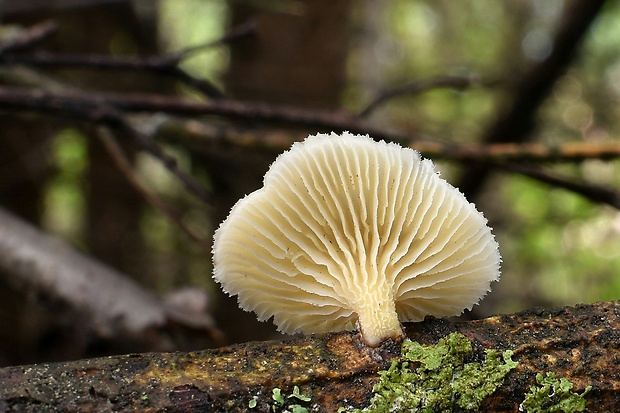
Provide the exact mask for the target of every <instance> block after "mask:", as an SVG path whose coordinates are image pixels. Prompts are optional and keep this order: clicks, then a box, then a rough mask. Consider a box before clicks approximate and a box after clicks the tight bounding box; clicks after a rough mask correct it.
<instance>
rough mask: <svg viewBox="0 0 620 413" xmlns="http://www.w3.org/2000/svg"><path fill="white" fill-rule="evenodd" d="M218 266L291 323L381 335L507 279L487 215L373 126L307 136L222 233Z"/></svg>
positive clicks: (462, 304)
mask: <svg viewBox="0 0 620 413" xmlns="http://www.w3.org/2000/svg"><path fill="white" fill-rule="evenodd" d="M213 260H214V277H215V279H216V280H217V281H218V282H220V283H221V284H222V287H223V289H224V291H226V292H227V293H228V294H230V295H237V296H238V300H239V305H240V306H241V307H242V308H243V309H244V310H247V311H254V312H256V313H257V314H258V318H259V319H260V320H267V319H269V318H271V317H273V321H274V323H275V324H276V325H277V326H278V329H279V330H280V331H282V332H285V333H295V332H304V333H324V332H331V331H341V330H352V329H355V328H359V330H360V332H361V333H362V336H363V339H364V341H365V342H366V343H367V344H368V345H370V346H377V345H378V344H380V343H381V342H382V341H383V340H385V339H387V338H395V337H398V336H400V335H402V329H401V326H400V322H405V321H420V320H422V319H423V318H424V317H425V316H427V315H433V316H437V317H440V316H452V315H458V314H460V313H461V312H462V311H463V310H464V309H466V308H467V309H470V308H471V307H472V306H473V305H474V304H476V303H477V302H478V301H479V300H480V299H481V298H482V297H483V296H484V295H485V294H486V293H487V292H488V291H489V285H490V283H491V281H494V280H497V279H498V278H499V267H500V261H501V259H500V255H499V250H498V246H497V243H496V241H495V239H494V237H493V235H492V233H491V229H490V228H489V227H488V226H487V221H486V219H485V218H484V216H483V215H482V214H481V213H480V212H478V211H477V210H476V208H475V206H474V205H473V204H471V203H469V202H468V201H467V200H466V199H465V197H464V196H463V195H462V194H461V193H460V192H459V191H458V190H457V189H456V188H454V187H453V186H452V185H450V184H449V183H448V182H446V181H445V180H443V179H441V178H440V177H439V175H438V173H437V172H436V171H435V169H434V166H433V164H432V162H431V161H429V160H423V159H421V158H420V155H419V153H418V152H416V151H414V150H412V149H408V148H402V147H401V146H399V145H396V144H393V143H385V142H383V141H382V142H375V141H374V140H372V139H371V138H369V137H368V136H361V135H352V134H350V133H348V132H345V133H343V134H342V135H337V134H335V133H332V134H331V135H327V134H318V135H314V136H309V137H308V138H307V139H306V140H305V141H303V142H300V143H295V144H294V145H293V146H292V147H291V149H290V150H289V151H287V152H285V153H283V154H282V155H280V156H279V157H278V158H277V159H276V161H275V162H274V163H273V164H272V165H271V167H270V169H269V171H268V172H267V174H266V175H265V179H264V186H263V188H261V189H259V190H257V191H255V192H253V193H251V194H250V195H248V196H246V197H245V198H243V199H241V200H240V201H239V202H237V204H236V205H235V206H234V207H233V208H232V210H231V212H230V215H229V216H228V218H227V219H226V220H225V221H224V222H223V223H222V224H221V225H220V227H219V228H218V230H217V231H216V233H215V237H214V245H213Z"/></svg>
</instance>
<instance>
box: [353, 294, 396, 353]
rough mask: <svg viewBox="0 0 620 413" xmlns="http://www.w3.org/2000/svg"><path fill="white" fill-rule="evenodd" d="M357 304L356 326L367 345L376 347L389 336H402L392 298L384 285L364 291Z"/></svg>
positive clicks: (392, 337) (394, 337)
mask: <svg viewBox="0 0 620 413" xmlns="http://www.w3.org/2000/svg"><path fill="white" fill-rule="evenodd" d="M357 304H358V305H357V306H356V307H357V310H356V313H357V316H358V320H357V323H358V327H359V330H360V333H361V334H362V339H363V340H364V343H366V344H367V345H368V346H370V347H377V346H378V345H379V344H381V343H382V342H383V341H385V340H387V339H389V338H391V339H396V338H399V337H402V336H403V334H404V333H403V329H402V327H401V325H400V322H399V321H398V314H397V313H396V304H395V302H394V298H393V296H392V294H391V292H390V290H389V289H388V288H386V286H385V285H382V286H376V287H375V288H373V289H372V291H366V294H364V297H363V298H362V299H360V300H358V302H357Z"/></svg>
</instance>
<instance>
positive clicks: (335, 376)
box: [0, 301, 620, 413]
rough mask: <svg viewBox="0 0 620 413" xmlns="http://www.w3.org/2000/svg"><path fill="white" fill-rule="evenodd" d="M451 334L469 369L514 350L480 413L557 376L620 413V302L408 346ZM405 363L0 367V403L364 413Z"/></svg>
mask: <svg viewBox="0 0 620 413" xmlns="http://www.w3.org/2000/svg"><path fill="white" fill-rule="evenodd" d="M452 332H459V333H462V334H464V335H465V336H466V337H468V338H469V339H470V340H471V341H472V345H473V348H474V352H475V354H474V355H473V358H474V359H477V358H479V357H483V354H484V349H485V348H494V349H496V350H498V351H500V352H501V351H504V350H512V351H513V352H514V355H513V356H512V359H513V360H514V361H517V362H518V366H517V367H516V369H514V370H512V371H511V372H510V373H508V375H507V376H506V377H505V379H504V383H503V385H502V386H500V387H499V388H498V389H497V390H496V391H495V393H493V395H491V396H490V397H487V398H486V399H485V400H484V401H483V403H482V406H480V411H485V412H516V411H518V410H519V405H520V403H521V402H522V401H523V399H524V395H525V393H526V392H527V391H528V390H529V387H530V386H532V385H534V384H535V376H536V374H537V373H548V372H553V373H555V374H556V376H557V377H564V378H566V379H567V380H568V381H570V382H571V383H573V384H574V388H573V391H575V392H582V391H583V390H584V389H585V388H586V387H587V386H592V391H591V392H590V393H588V395H587V396H586V398H585V399H586V403H587V411H589V412H591V413H595V412H610V411H615V409H616V408H617V406H618V405H620V391H619V390H618V389H620V381H619V378H618V375H617V374H616V363H617V360H618V359H619V358H620V348H619V347H618V345H617V343H618V342H619V341H620V302H617V301H614V302H607V303H598V304H593V305H580V306H576V307H565V308H550V309H534V310H530V311H525V312H522V313H517V314H511V315H503V316H494V317H490V318H487V319H484V320H478V321H469V322H459V323H455V324H453V323H450V322H448V321H446V320H441V319H428V320H426V321H424V322H421V323H415V324H409V325H408V326H407V336H408V337H410V338H411V339H413V340H415V341H418V342H420V343H423V344H431V343H436V342H437V341H438V340H439V339H440V338H442V337H445V336H447V335H448V334H450V333H452ZM399 355H400V349H399V346H398V345H397V344H396V343H392V342H388V343H385V344H384V345H382V346H381V347H379V348H378V349H370V348H368V347H366V346H365V345H363V344H362V342H361V341H360V339H359V337H358V336H357V334H356V333H339V334H328V335H317V336H312V337H295V338H291V339H288V340H284V341H272V342H254V343H246V344H242V345H235V346H231V347H226V348H221V349H215V350H205V351H200V352H194V353H163V354H161V353H152V354H133V355H128V356H114V357H106V358H100V359H92V360H82V361H74V362H68V363H53V364H43V365H38V366H19V367H7V368H3V369H0V383H1V385H0V405H2V406H3V407H4V408H5V409H9V410H12V411H28V409H30V408H32V407H33V406H36V408H37V409H39V410H47V411H68V412H71V411H85V410H88V411H104V410H123V411H149V412H164V411H166V412H170V411H173V412H195V411H210V412H224V411H226V412H241V411H254V410H252V409H250V408H249V405H250V402H251V401H252V400H256V407H255V409H256V411H260V412H267V411H271V408H270V406H271V405H273V403H274V401H273V399H272V393H273V389H274V388H278V389H281V392H282V394H291V393H293V392H294V387H295V386H298V388H299V393H300V394H302V395H304V396H307V397H309V398H310V401H308V402H304V403H305V404H306V406H307V408H308V410H309V411H321V412H335V411H337V410H338V407H340V406H343V405H344V404H346V405H352V406H357V407H364V406H365V405H367V404H368V401H369V399H370V397H371V391H372V386H373V384H374V383H375V382H376V381H377V379H378V374H377V372H378V371H379V370H385V369H387V368H388V367H389V366H390V364H391V361H392V360H395V359H396V358H397V357H399Z"/></svg>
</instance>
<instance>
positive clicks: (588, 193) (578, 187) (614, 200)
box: [505, 164, 620, 209]
mask: <svg viewBox="0 0 620 413" xmlns="http://www.w3.org/2000/svg"><path fill="white" fill-rule="evenodd" d="M505 169H507V170H509V171H512V172H516V173H519V174H521V175H525V176H528V177H530V178H533V179H536V180H537V181H540V182H544V183H547V184H550V185H553V186H554V187H557V188H563V189H566V190H568V191H571V192H574V193H576V194H579V195H582V196H583V197H585V198H587V199H589V200H590V201H592V202H597V203H604V204H607V205H610V206H612V207H614V208H616V209H620V191H617V190H614V189H610V188H605V187H602V186H599V185H594V184H587V183H583V182H576V181H575V179H574V178H565V177H562V176H558V175H555V174H552V173H550V172H545V171H543V170H542V169H540V168H536V167H533V166H523V165H512V164H511V165H506V167H505Z"/></svg>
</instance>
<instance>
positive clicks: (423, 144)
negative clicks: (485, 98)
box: [0, 86, 620, 164]
mask: <svg viewBox="0 0 620 413" xmlns="http://www.w3.org/2000/svg"><path fill="white" fill-rule="evenodd" d="M0 107H3V108H11V109H16V110H20V111H34V112H36V113H39V114H41V115H46V114H50V113H53V114H55V115H60V116H65V117H71V118H75V119H79V120H88V121H93V122H95V123H100V122H104V123H106V122H108V121H109V120H110V119H109V117H110V113H111V109H106V110H102V108H105V107H107V108H114V109H115V110H116V113H115V114H114V116H112V117H113V118H118V117H119V116H120V113H119V112H118V111H125V112H134V113H143V112H149V113H161V112H163V113H167V114H174V115H180V116H194V117H195V116H218V117H222V118H226V119H230V120H246V121H248V120H249V121H261V122H270V123H277V124H282V125H286V126H289V127H295V128H298V129H306V128H318V129H319V130H323V131H332V130H334V131H344V130H348V131H350V132H355V133H368V134H370V135H371V136H372V137H373V138H376V139H385V140H391V141H395V142H399V143H401V144H403V145H406V146H411V147H413V148H415V149H417V150H419V151H420V152H422V153H423V154H424V155H426V156H428V157H432V158H442V159H449V160H454V161H459V162H485V163H489V164H496V163H505V162H516V161H529V162H548V161H556V162H558V161H562V162H578V161H583V160H586V159H593V158H596V159H613V158H618V157H620V143H618V142H571V143H566V144H563V145H560V146H547V145H543V144H537V143H527V144H517V143H505V144H489V145H457V144H453V143H449V142H442V141H437V140H431V139H428V138H422V137H419V136H412V135H406V134H404V133H401V132H398V131H392V130H389V129H381V128H377V127H375V126H373V125H371V124H370V123H368V122H366V121H364V120H361V119H359V118H357V117H355V116H352V115H351V114H349V113H347V112H334V111H329V112H327V111H319V110H304V109H301V108H297V107H291V106H278V105H268V104H248V103H244V102H239V101H234V100H229V99H221V100H217V101H214V102H193V101H187V100H184V99H180V98H177V97H171V96H161V95H147V94H113V93H95V92H90V93H64V94H59V93H49V92H45V91H41V90H33V89H28V88H21V87H4V86H0ZM120 117H121V118H122V116H120ZM126 126H128V125H126ZM132 129H134V128H132ZM136 140H137V141H139V142H140V143H141V146H143V147H149V146H153V145H155V143H154V142H153V141H152V139H150V138H148V137H146V136H145V135H141V137H140V138H139V139H136ZM246 141H247V139H246ZM233 143H234V141H233ZM291 143H292V141H291V142H286V145H287V146H288V145H290V144H291ZM249 144H253V145H256V146H259V145H261V146H265V145H269V143H268V142H259V141H258V140H257V141H255V142H249ZM284 148H286V146H277V147H274V149H276V150H278V151H280V150H282V149H284ZM148 151H149V152H150V153H152V154H153V155H156V156H157V152H158V150H157V149H156V148H150V149H148Z"/></svg>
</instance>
